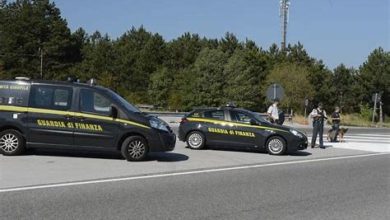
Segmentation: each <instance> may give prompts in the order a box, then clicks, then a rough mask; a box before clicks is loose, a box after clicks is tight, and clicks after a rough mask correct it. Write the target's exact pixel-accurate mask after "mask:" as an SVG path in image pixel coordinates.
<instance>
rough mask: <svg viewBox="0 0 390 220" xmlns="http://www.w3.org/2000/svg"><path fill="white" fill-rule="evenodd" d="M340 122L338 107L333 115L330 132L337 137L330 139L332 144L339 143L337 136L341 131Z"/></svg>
mask: <svg viewBox="0 0 390 220" xmlns="http://www.w3.org/2000/svg"><path fill="white" fill-rule="evenodd" d="M340 121H341V117H340V108H339V107H338V106H336V107H335V110H334V112H333V113H332V129H331V130H330V132H331V133H333V132H334V134H335V135H334V136H333V137H332V138H331V139H330V141H331V142H337V135H338V134H339V129H340Z"/></svg>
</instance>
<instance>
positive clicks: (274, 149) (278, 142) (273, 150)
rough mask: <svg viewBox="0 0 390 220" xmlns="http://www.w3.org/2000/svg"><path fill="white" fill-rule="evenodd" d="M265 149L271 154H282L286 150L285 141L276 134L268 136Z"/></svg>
mask: <svg viewBox="0 0 390 220" xmlns="http://www.w3.org/2000/svg"><path fill="white" fill-rule="evenodd" d="M266 147H267V151H268V153H269V154H272V155H282V154H284V153H285V152H286V150H287V145H286V142H285V141H284V139H283V138H281V137H278V136H273V137H270V138H269V139H268V141H267V145H266Z"/></svg>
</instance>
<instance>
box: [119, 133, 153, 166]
mask: <svg viewBox="0 0 390 220" xmlns="http://www.w3.org/2000/svg"><path fill="white" fill-rule="evenodd" d="M121 153H122V156H123V157H124V158H126V160H128V161H141V160H144V159H145V158H146V156H147V155H148V153H149V146H148V143H147V142H146V140H145V139H144V138H143V137H141V136H131V137H128V138H126V140H125V141H124V142H123V144H122V148H121Z"/></svg>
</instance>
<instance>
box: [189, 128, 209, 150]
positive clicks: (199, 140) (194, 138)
mask: <svg viewBox="0 0 390 220" xmlns="http://www.w3.org/2000/svg"><path fill="white" fill-rule="evenodd" d="M186 141H187V145H188V146H189V147H190V148H191V149H195V150H200V149H203V148H204V146H205V142H206V139H205V137H204V135H203V134H202V133H201V132H199V131H192V132H190V133H189V134H188V135H187V140H186Z"/></svg>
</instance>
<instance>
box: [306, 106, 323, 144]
mask: <svg viewBox="0 0 390 220" xmlns="http://www.w3.org/2000/svg"><path fill="white" fill-rule="evenodd" d="M310 117H311V118H312V119H313V136H312V138H311V148H314V146H315V144H316V139H317V135H318V136H319V141H320V148H321V149H325V146H324V141H323V137H322V136H323V133H324V121H325V119H327V116H326V112H325V110H324V109H323V106H322V103H319V104H318V106H317V108H315V109H313V111H312V112H311V113H310Z"/></svg>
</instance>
